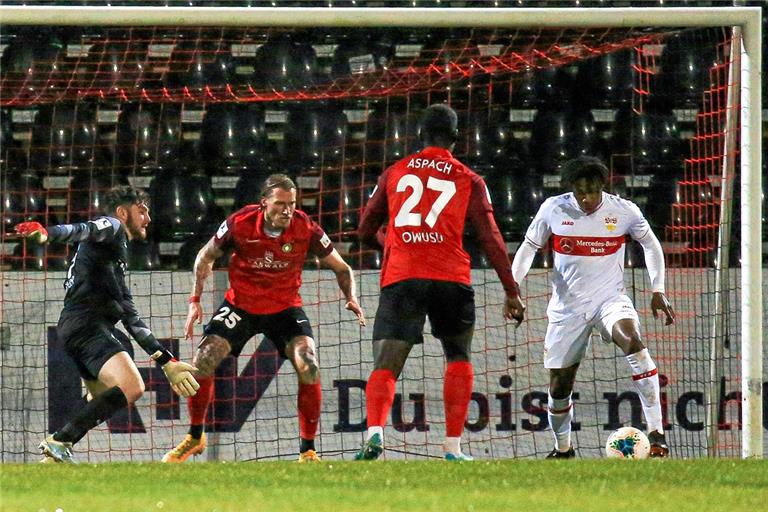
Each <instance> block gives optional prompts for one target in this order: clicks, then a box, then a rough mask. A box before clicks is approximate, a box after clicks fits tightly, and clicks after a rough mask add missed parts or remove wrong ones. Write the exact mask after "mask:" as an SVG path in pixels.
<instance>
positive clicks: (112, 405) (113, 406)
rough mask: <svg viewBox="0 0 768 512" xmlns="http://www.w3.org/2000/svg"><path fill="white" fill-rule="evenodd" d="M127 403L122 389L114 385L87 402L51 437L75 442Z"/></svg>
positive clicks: (66, 441) (65, 441)
mask: <svg viewBox="0 0 768 512" xmlns="http://www.w3.org/2000/svg"><path fill="white" fill-rule="evenodd" d="M127 405H128V400H126V398H125V395H124V394H123V390H122V389H120V388H119V387H117V386H115V387H113V388H109V389H108V390H106V391H105V392H104V393H102V394H100V395H99V396H97V397H95V398H94V399H93V400H91V401H90V402H88V403H87V404H86V405H85V407H83V408H82V409H81V410H80V411H79V412H78V413H77V414H76V415H75V417H74V418H72V419H71V420H70V421H69V423H67V424H66V425H64V428H62V429H61V430H59V431H58V432H56V433H55V434H53V439H54V440H56V441H61V442H64V443H76V442H78V441H79V440H81V439H82V438H83V437H84V436H85V434H87V433H88V431H89V430H91V429H92V428H93V427H95V426H96V425H98V424H99V423H101V422H102V421H106V420H108V419H109V418H110V417H111V416H112V415H113V414H115V413H116V412H117V411H119V410H120V409H122V408H123V407H125V406H127Z"/></svg>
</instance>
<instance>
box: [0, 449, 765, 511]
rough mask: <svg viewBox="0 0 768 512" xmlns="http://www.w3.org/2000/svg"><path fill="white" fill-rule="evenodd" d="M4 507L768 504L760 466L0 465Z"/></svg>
mask: <svg viewBox="0 0 768 512" xmlns="http://www.w3.org/2000/svg"><path fill="white" fill-rule="evenodd" d="M0 475H1V479H0V485H1V486H2V487H1V488H0V510H2V511H3V512H5V511H8V512H11V511H12V512H17V511H18V512H23V511H32V512H41V511H45V512H55V511H56V509H61V510H63V511H64V512H93V511H108V512H133V511H140V512H147V511H151V512H211V511H217V512H229V511H233V512H234V511H237V512H245V511H261V510H264V511H269V512H279V511H283V510H302V511H307V512H316V511H317V512H322V511H332V512H342V511H346V510H350V511H367V510H371V511H377V512H378V511H382V512H383V511H397V512H401V511H406V510H414V511H429V510H435V511H454V510H462V511H493V512H496V511H498V512H512V511H526V512H527V511H541V512H550V511H557V510H568V511H577V510H584V511H611V512H615V511H622V510H626V511H632V512H649V511H660V512H661V511H663V512H684V511H694V512H709V511H719V510H722V511H728V512H736V511H749V512H758V511H761V510H768V461H741V460H706V459H702V460H695V461H685V460H664V461H659V460H647V461H621V460H615V461H612V460H576V461H542V460H535V461H533V460H526V461H514V460H507V461H488V462H486V461H476V462H474V463H461V464H457V463H446V462H443V461H423V462H422V461H416V462H401V461H376V462H349V461H345V462H342V461H332V462H322V463H320V464H314V465H298V464H296V463H290V462H244V463H209V464H187V465H183V466H169V465H162V464H157V463H152V464H99V465H86V464H80V465H77V466H64V465H58V464H57V465H51V464H45V465H44V464H40V465H36V464H26V465H21V464H4V465H2V466H0Z"/></svg>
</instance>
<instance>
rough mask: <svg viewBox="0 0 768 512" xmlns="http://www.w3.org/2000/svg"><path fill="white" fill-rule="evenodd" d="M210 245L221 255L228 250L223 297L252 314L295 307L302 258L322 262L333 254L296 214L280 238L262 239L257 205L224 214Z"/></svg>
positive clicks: (314, 228)
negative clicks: (229, 254)
mask: <svg viewBox="0 0 768 512" xmlns="http://www.w3.org/2000/svg"><path fill="white" fill-rule="evenodd" d="M213 241H214V244H215V245H216V247H218V248H219V249H221V250H223V251H225V252H227V251H228V250H232V258H231V260H230V263H229V290H227V293H226V295H225V298H226V299H227V300H228V301H229V302H231V303H232V304H234V305H235V306H237V307H239V308H242V309H244V310H246V311H247V312H249V313H251V314H255V315H268V314H272V313H278V312H280V311H283V310H285V309H287V308H290V307H299V306H301V304H302V302H301V295H299V288H300V287H301V271H302V269H303V267H304V260H305V259H306V257H307V253H308V252H312V253H313V254H316V255H317V256H318V257H319V258H324V257H326V256H328V255H329V254H330V253H331V251H333V244H332V243H331V240H330V239H329V238H328V235H326V234H325V232H324V231H323V229H322V228H321V227H320V226H319V225H318V224H317V223H315V222H314V221H313V220H312V219H310V218H309V216H308V215H307V214H306V213H304V212H302V211H300V210H296V211H295V213H294V214H293V218H292V219H291V224H290V225H289V226H288V228H287V229H285V230H283V232H282V233H281V234H280V236H278V237H277V238H274V237H271V236H269V235H267V234H266V233H265V232H264V212H263V210H262V209H261V206H260V205H250V206H246V207H245V208H243V209H241V210H238V211H236V212H235V213H233V214H232V215H230V216H229V217H228V218H227V220H225V221H224V222H222V223H221V226H219V230H218V231H217V232H216V235H214V237H213Z"/></svg>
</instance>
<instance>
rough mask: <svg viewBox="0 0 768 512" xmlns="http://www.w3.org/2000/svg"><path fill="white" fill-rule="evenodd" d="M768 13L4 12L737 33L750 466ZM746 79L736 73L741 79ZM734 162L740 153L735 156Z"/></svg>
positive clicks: (180, 22)
mask: <svg viewBox="0 0 768 512" xmlns="http://www.w3.org/2000/svg"><path fill="white" fill-rule="evenodd" d="M760 16H761V10H760V8H758V7H725V8H713V7H685V8H604V9H600V8H580V9H569V8H562V9H560V8H548V9H542V8H530V9H504V8H488V9H485V8H483V9H480V8H451V9H442V8H435V9H428V8H357V9H342V8H237V7H181V8H174V7H98V6H85V7H83V6H77V7H75V6H9V5H3V6H0V23H2V24H4V25H55V26H63V25H72V26H85V25H105V26H107V25H108V26H158V25H173V26H260V27H285V26H290V27H605V28H611V27H674V28H680V27H711V26H732V27H738V28H739V31H737V33H738V34H740V37H741V54H740V59H734V61H733V62H739V63H740V69H739V70H738V73H739V75H740V80H739V83H740V116H739V117H740V127H739V130H740V149H739V156H740V164H739V165H740V178H741V184H740V186H741V189H740V190H741V220H740V223H741V241H740V243H741V268H742V272H741V299H740V302H741V312H740V314H741V345H742V360H741V393H742V405H743V408H742V425H743V431H742V448H741V454H742V456H743V457H745V458H747V457H757V458H759V457H762V454H763V436H762V418H763V413H762V407H763V397H762V363H763V332H762V331H763V327H762V319H763V296H762V295H763V294H762V288H761V286H762V283H763V279H762V276H761V272H762V270H761V255H762V246H761V244H762V242H761V240H762V238H761V235H762V229H763V226H762V223H761V216H760V210H761V191H762V190H763V188H762V183H761V159H762V150H761V144H762V141H761V101H762V100H761V95H760V92H761V87H762V83H761V78H760V70H761V58H762V56H761V41H762V35H761V19H760ZM736 71H737V70H733V72H734V73H735V72H736ZM731 153H732V152H731Z"/></svg>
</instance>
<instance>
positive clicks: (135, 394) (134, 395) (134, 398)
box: [121, 380, 145, 404]
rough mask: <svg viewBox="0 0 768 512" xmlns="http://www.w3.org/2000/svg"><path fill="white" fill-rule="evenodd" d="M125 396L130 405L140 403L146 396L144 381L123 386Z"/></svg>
mask: <svg viewBox="0 0 768 512" xmlns="http://www.w3.org/2000/svg"><path fill="white" fill-rule="evenodd" d="M121 389H122V390H123V394H124V395H125V401H126V402H128V403H129V404H133V403H136V402H138V401H139V399H140V398H141V397H142V396H143V395H144V389H145V388H144V381H142V380H139V381H138V382H130V383H127V384H126V385H125V386H121Z"/></svg>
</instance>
